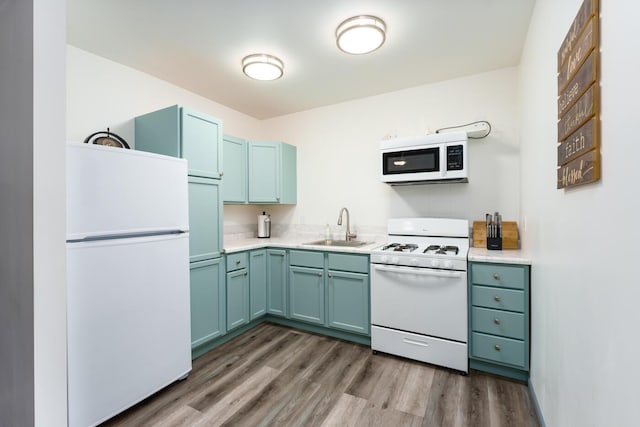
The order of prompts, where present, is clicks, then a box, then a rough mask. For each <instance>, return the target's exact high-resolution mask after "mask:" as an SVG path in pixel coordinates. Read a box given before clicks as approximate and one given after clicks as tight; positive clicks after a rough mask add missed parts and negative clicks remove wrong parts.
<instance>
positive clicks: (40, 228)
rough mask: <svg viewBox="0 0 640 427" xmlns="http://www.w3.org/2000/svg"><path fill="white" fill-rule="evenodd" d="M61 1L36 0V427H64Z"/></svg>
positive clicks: (63, 16) (63, 10)
mask: <svg viewBox="0 0 640 427" xmlns="http://www.w3.org/2000/svg"><path fill="white" fill-rule="evenodd" d="M65 3H66V2H65V0H55V1H52V0H35V1H34V2H33V4H34V14H33V20H34V29H33V263H34V269H33V291H34V292H33V305H34V365H35V366H34V371H35V395H34V401H35V414H34V418H35V425H37V426H63V425H66V422H67V394H66V391H67V346H66V342H67V340H66V338H67V317H66V307H67V293H66V288H67V286H66V285H67V283H66V246H65V228H66V203H65V191H64V188H65V151H64V147H65V127H64V123H65V108H64V106H65V40H66V26H65V22H66V7H65V6H66V5H65Z"/></svg>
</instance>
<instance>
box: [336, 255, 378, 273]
mask: <svg viewBox="0 0 640 427" xmlns="http://www.w3.org/2000/svg"><path fill="white" fill-rule="evenodd" d="M329 270H340V271H353V272H354V273H368V272H369V257H368V256H367V255H349V254H331V253H330V254H329Z"/></svg>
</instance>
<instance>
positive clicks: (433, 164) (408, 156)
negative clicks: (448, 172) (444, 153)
mask: <svg viewBox="0 0 640 427" xmlns="http://www.w3.org/2000/svg"><path fill="white" fill-rule="evenodd" d="M439 170H440V149H439V148H438V147H434V148H424V149H421V150H408V151H394V152H392V153H382V173H383V174H384V175H393V174H401V173H416V172H438V171H439Z"/></svg>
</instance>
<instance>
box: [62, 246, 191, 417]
mask: <svg viewBox="0 0 640 427" xmlns="http://www.w3.org/2000/svg"><path fill="white" fill-rule="evenodd" d="M67 272H68V273H67V274H68V290H67V310H68V311H67V329H68V332H67V334H68V344H67V345H68V387H69V388H68V394H69V426H71V427H73V426H82V427H86V426H89V425H91V426H93V425H97V424H98V423H100V422H102V421H104V420H106V419H108V418H110V417H112V416H113V415H115V414H117V413H119V412H121V411H123V410H125V409H126V408H128V407H130V406H132V405H134V404H135V403H137V402H139V401H141V400H143V399H144V398H146V397H148V396H150V395H151V394H153V393H154V392H156V391H158V390H160V389H161V388H163V387H165V386H167V385H168V384H170V383H172V382H174V381H175V380H177V379H178V378H180V377H182V376H184V375H186V374H187V373H188V372H189V371H190V370H191V332H190V302H189V239H188V234H178V235H165V236H152V237H140V238H129V239H114V240H101V241H93V242H76V243H67Z"/></svg>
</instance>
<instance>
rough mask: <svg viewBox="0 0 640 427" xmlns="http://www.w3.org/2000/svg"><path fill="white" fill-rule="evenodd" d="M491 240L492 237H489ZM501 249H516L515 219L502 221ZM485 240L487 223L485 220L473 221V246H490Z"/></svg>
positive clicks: (516, 227) (516, 232)
mask: <svg viewBox="0 0 640 427" xmlns="http://www.w3.org/2000/svg"><path fill="white" fill-rule="evenodd" d="M489 240H493V239H491V238H490V239H489ZM501 240H502V242H501V249H518V248H519V246H518V223H517V222H515V221H503V222H502V239H501ZM488 243H489V242H487V224H486V222H485V221H474V222H473V247H474V248H487V249H498V248H490V247H489V245H488Z"/></svg>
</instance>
